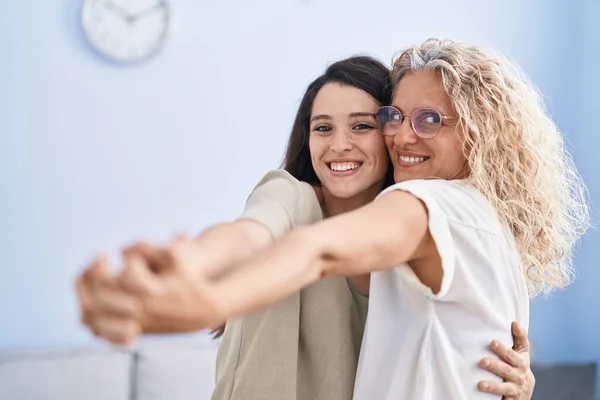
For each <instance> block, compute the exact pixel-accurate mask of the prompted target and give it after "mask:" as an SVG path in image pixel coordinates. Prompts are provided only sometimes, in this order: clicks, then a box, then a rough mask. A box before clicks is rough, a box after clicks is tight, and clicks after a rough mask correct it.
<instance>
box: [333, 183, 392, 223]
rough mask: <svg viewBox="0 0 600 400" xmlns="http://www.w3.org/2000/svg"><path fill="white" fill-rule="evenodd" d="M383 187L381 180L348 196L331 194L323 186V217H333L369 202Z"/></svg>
mask: <svg viewBox="0 0 600 400" xmlns="http://www.w3.org/2000/svg"><path fill="white" fill-rule="evenodd" d="M382 189H383V182H377V183H376V184H375V185H373V186H371V187H370V188H368V189H367V190H365V191H363V192H361V193H359V194H357V195H355V196H352V197H348V198H340V197H335V196H333V195H332V194H331V193H330V192H329V190H327V188H325V187H323V209H324V212H325V217H326V218H328V217H334V216H336V215H339V214H343V213H346V212H349V211H353V210H356V209H357V208H360V207H362V206H364V205H366V204H369V203H370V202H372V201H373V200H375V197H377V195H378V194H379V192H381V190H382Z"/></svg>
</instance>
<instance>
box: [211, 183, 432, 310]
mask: <svg viewBox="0 0 600 400" xmlns="http://www.w3.org/2000/svg"><path fill="white" fill-rule="evenodd" d="M376 203H378V204H371V205H368V206H365V207H363V208H362V209H361V210H357V211H353V212H350V213H347V214H345V215H342V216H339V217H334V218H330V219H328V220H326V221H323V222H320V223H318V224H315V225H312V226H310V227H305V228H301V229H297V230H296V231H294V232H292V233H290V234H288V235H287V236H286V237H284V238H283V239H282V240H280V241H278V242H277V243H275V244H273V245H271V246H269V247H268V248H267V249H265V250H264V251H262V252H260V253H259V254H257V255H256V256H255V257H252V258H250V259H249V260H248V261H247V262H244V265H243V266H241V267H240V268H238V269H237V270H236V271H234V272H233V273H231V274H229V275H227V276H226V277H224V278H222V279H220V280H218V281H217V282H216V283H215V284H214V285H213V286H212V288H211V294H210V295H211V297H213V299H214V303H215V304H217V306H218V307H219V308H220V310H221V311H222V313H223V317H224V318H230V317H233V316H237V315H241V314H247V313H249V312H252V311H255V310H257V309H260V308H263V307H265V306H267V305H270V304H273V303H275V302H277V301H279V300H282V299H284V298H285V297H287V296H289V295H291V294H292V293H295V292H297V291H299V290H300V289H302V288H304V287H306V286H308V285H310V284H311V283H314V282H316V281H318V280H319V279H323V278H326V277H329V276H349V275H359V274H366V273H369V272H372V271H377V270H381V269H384V268H390V267H392V266H395V265H400V264H402V263H403V262H407V261H408V260H409V259H411V258H412V257H413V256H414V254H415V253H416V251H417V249H418V248H419V246H420V243H421V242H422V241H423V238H424V237H425V234H426V233H427V216H426V212H425V210H424V207H423V205H422V204H421V203H420V202H419V201H418V200H416V199H414V198H413V197H412V196H410V195H408V194H406V193H397V194H396V193H394V194H392V195H391V196H388V197H387V199H386V198H384V199H382V200H379V201H377V202H376ZM398 209H399V210H405V211H406V212H403V213H398V214H397V215H394V214H393V212H394V211H395V210H398Z"/></svg>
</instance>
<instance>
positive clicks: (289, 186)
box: [253, 169, 316, 197]
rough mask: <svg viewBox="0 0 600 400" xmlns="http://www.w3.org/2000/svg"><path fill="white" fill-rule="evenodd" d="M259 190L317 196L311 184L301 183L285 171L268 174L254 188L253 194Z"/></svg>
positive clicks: (272, 171) (278, 170)
mask: <svg viewBox="0 0 600 400" xmlns="http://www.w3.org/2000/svg"><path fill="white" fill-rule="evenodd" d="M259 188H260V189H261V191H262V192H273V193H281V190H286V191H285V192H284V193H293V194H294V195H300V196H313V197H315V196H316V195H315V191H314V190H313V188H312V186H311V185H310V184H308V183H306V182H302V181H299V180H298V179H296V178H295V177H293V176H292V175H291V174H290V173H289V172H287V171H285V170H283V169H274V170H271V171H269V172H267V173H266V174H265V175H264V176H263V177H262V178H261V180H260V181H259V182H258V183H257V184H256V185H255V186H254V189H253V192H254V191H256V190H257V189H259Z"/></svg>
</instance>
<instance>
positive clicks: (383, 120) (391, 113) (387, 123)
mask: <svg viewBox="0 0 600 400" xmlns="http://www.w3.org/2000/svg"><path fill="white" fill-rule="evenodd" d="M375 117H376V119H377V125H378V126H379V129H380V130H381V132H383V134H384V135H390V134H391V135H393V132H390V128H393V127H394V126H397V125H400V124H402V114H400V111H398V110H397V109H395V108H394V107H388V106H385V107H380V108H379V110H377V113H375Z"/></svg>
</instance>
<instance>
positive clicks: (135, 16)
mask: <svg viewBox="0 0 600 400" xmlns="http://www.w3.org/2000/svg"><path fill="white" fill-rule="evenodd" d="M163 7H164V6H163V4H161V3H158V4H157V5H155V6H153V7H149V8H147V9H145V10H143V11H141V12H139V13H137V14H135V15H134V16H133V17H134V18H135V20H136V21H137V20H138V19H140V18H142V17H144V16H146V15H147V14H152V13H153V12H155V11H156V10H158V9H161V8H163Z"/></svg>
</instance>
